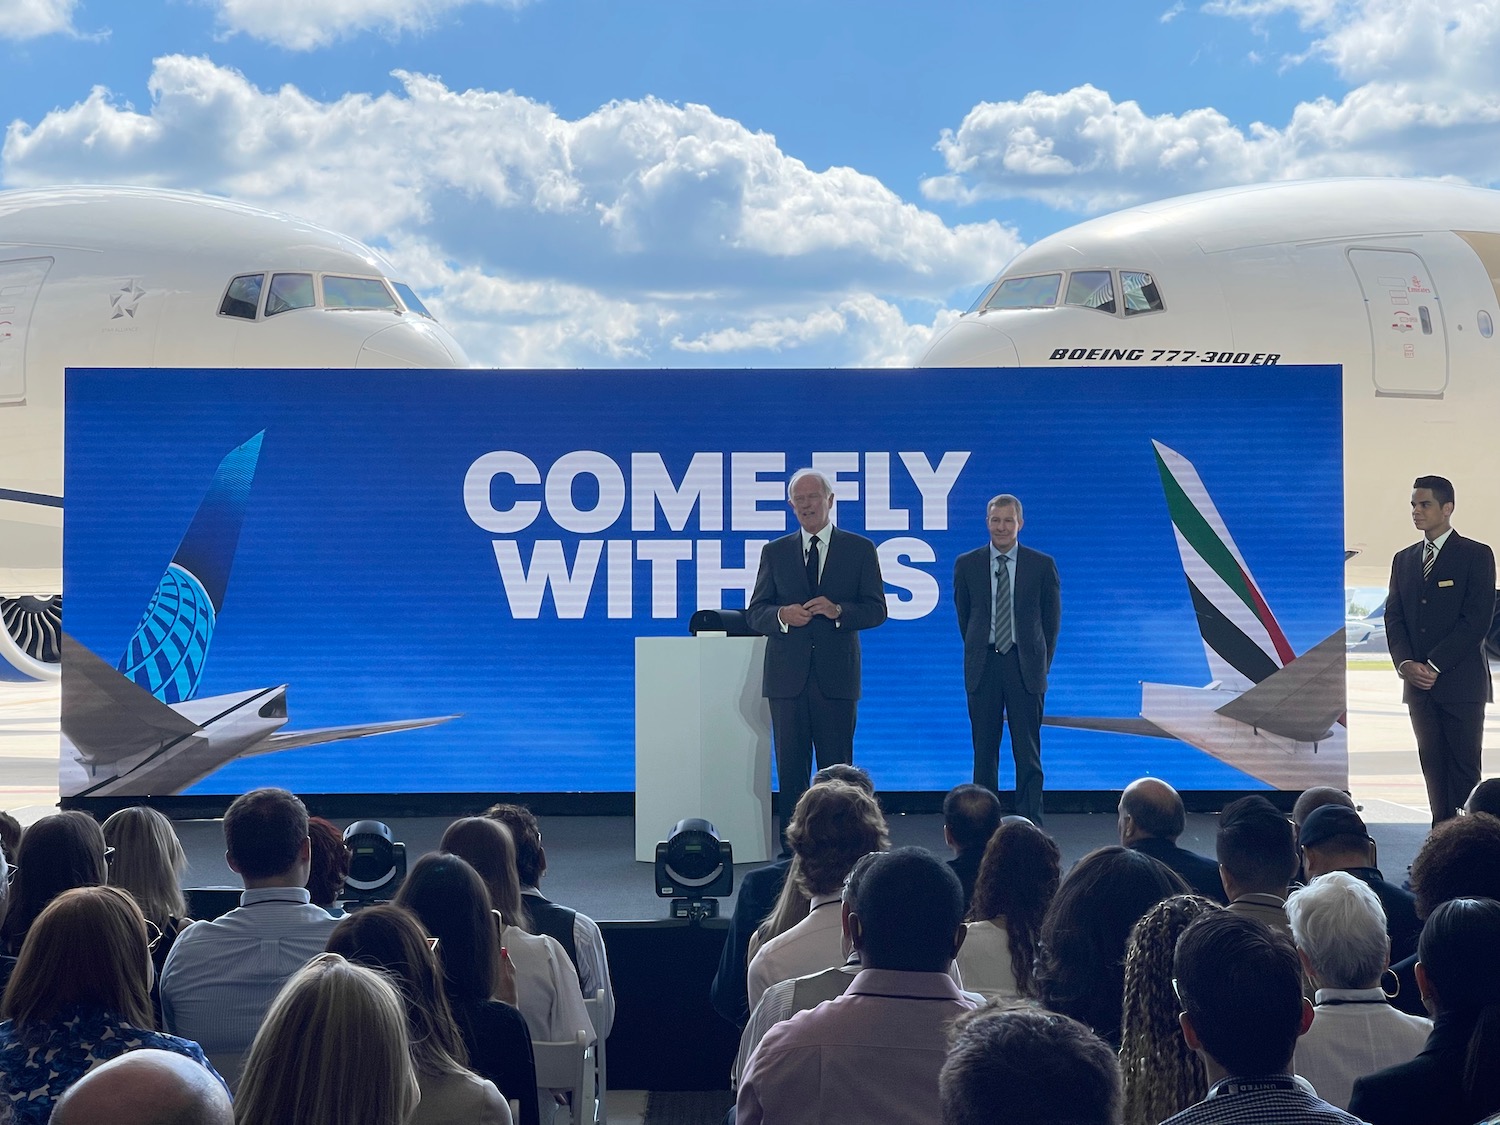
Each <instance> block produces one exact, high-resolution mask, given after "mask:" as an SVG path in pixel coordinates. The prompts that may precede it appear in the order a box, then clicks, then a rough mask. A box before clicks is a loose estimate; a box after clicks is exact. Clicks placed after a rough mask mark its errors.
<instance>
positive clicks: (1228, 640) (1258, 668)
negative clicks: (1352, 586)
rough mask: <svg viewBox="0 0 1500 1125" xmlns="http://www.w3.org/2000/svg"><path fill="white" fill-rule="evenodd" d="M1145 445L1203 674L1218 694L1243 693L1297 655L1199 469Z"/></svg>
mask: <svg viewBox="0 0 1500 1125" xmlns="http://www.w3.org/2000/svg"><path fill="white" fill-rule="evenodd" d="M1151 444H1152V446H1153V447H1154V448H1155V450H1156V467H1157V470H1158V471H1159V472H1160V474H1161V483H1162V489H1163V490H1164V491H1165V492H1166V497H1167V510H1168V512H1169V513H1170V514H1171V517H1172V530H1173V531H1174V532H1175V533H1176V535H1177V551H1178V554H1180V555H1181V557H1182V569H1183V572H1184V574H1185V575H1186V577H1187V582H1188V592H1189V593H1190V594H1191V595H1192V599H1193V609H1194V611H1195V612H1196V613H1197V616H1198V631H1199V633H1201V634H1202V636H1203V650H1204V654H1205V655H1206V656H1207V657H1208V667H1209V671H1210V672H1211V674H1212V676H1213V679H1214V680H1215V681H1216V682H1217V683H1218V684H1219V685H1220V686H1222V687H1224V688H1229V689H1241V690H1243V689H1246V688H1249V687H1251V686H1252V685H1254V684H1258V683H1260V682H1261V681H1262V680H1265V679H1266V678H1267V677H1269V676H1270V675H1272V674H1273V673H1274V672H1276V671H1277V669H1279V668H1282V667H1284V666H1285V665H1287V664H1290V663H1291V662H1292V661H1293V660H1295V659H1296V654H1295V653H1294V652H1293V651H1292V646H1291V645H1290V644H1289V643H1287V639H1286V634H1285V633H1283V632H1282V629H1281V626H1280V625H1279V624H1278V623H1277V621H1276V616H1275V615H1274V614H1273V613H1272V612H1271V607H1270V606H1269V605H1267V604H1266V599H1265V597H1264V595H1262V594H1261V592H1260V587H1259V586H1257V585H1256V584H1255V579H1254V578H1252V577H1251V575H1250V568H1249V566H1247V565H1246V563H1245V560H1244V557H1243V556H1242V555H1241V554H1240V551H1239V548H1238V547H1236V546H1235V544H1234V539H1233V538H1231V536H1230V534H1229V529H1228V528H1227V527H1225V526H1224V520H1223V519H1222V518H1221V517H1220V515H1219V511H1218V509H1217V508H1215V507H1214V502H1213V500H1212V499H1211V498H1210V497H1209V495H1208V489H1207V488H1205V487H1204V484H1203V481H1202V480H1201V479H1200V478H1199V476H1198V470H1196V469H1195V468H1193V464H1192V462H1191V461H1189V460H1188V459H1187V458H1186V457H1183V456H1182V455H1181V454H1180V453H1177V452H1176V451H1175V450H1172V449H1169V448H1167V447H1166V446H1165V445H1163V444H1162V443H1161V442H1159V441H1152V443H1151Z"/></svg>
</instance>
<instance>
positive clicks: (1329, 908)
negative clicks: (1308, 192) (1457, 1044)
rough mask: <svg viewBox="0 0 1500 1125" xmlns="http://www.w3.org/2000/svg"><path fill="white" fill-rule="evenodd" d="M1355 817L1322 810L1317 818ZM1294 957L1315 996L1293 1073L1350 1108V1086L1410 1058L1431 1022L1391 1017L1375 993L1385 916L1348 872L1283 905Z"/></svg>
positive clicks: (1384, 946) (1386, 942)
mask: <svg viewBox="0 0 1500 1125" xmlns="http://www.w3.org/2000/svg"><path fill="white" fill-rule="evenodd" d="M1330 812H1333V813H1343V814H1348V815H1354V814H1352V813H1350V811H1349V810H1348V809H1345V808H1340V807H1339V806H1337V805H1328V806H1325V807H1324V808H1321V809H1318V810H1317V811H1316V812H1315V813H1313V815H1312V816H1310V817H1308V820H1307V823H1308V825H1312V824H1313V823H1314V822H1315V820H1316V819H1317V818H1318V817H1319V816H1321V815H1322V814H1324V813H1330ZM1286 912H1287V917H1288V918H1289V919H1290V921H1291V924H1292V937H1293V938H1294V939H1295V941H1296V943H1297V954H1298V956H1299V957H1300V958H1301V961H1302V968H1303V970H1304V971H1305V972H1306V973H1307V977H1308V979H1309V980H1310V981H1311V982H1312V984H1313V987H1314V988H1315V989H1316V990H1317V992H1316V1001H1315V1002H1316V1005H1317V1006H1316V1007H1315V1008H1314V1009H1313V1012H1314V1014H1315V1015H1316V1019H1314V1020H1313V1025H1312V1027H1311V1028H1310V1029H1308V1032H1307V1034H1305V1035H1304V1036H1302V1038H1301V1039H1299V1040H1298V1041H1297V1052H1296V1056H1295V1059H1294V1061H1295V1064H1296V1071H1297V1073H1298V1074H1300V1075H1301V1076H1302V1077H1303V1078H1306V1079H1307V1080H1308V1081H1309V1082H1311V1083H1312V1084H1313V1088H1314V1089H1316V1090H1317V1091H1318V1096H1319V1097H1321V1098H1322V1099H1323V1100H1324V1101H1326V1102H1328V1103H1330V1104H1332V1105H1336V1106H1338V1107H1339V1108H1340V1109H1348V1108H1349V1095H1350V1093H1351V1091H1352V1090H1353V1088H1354V1080H1355V1079H1356V1078H1361V1077H1363V1076H1364V1075H1366V1074H1373V1073H1374V1072H1375V1071H1377V1070H1381V1069H1384V1068H1385V1067H1388V1066H1394V1065H1395V1064H1396V1063H1402V1062H1406V1061H1407V1060H1408V1059H1411V1058H1414V1057H1416V1054H1417V1052H1419V1051H1420V1050H1421V1049H1422V1045H1423V1044H1424V1043H1426V1042H1427V1036H1428V1033H1429V1032H1431V1031H1432V1023H1431V1021H1430V1020H1425V1019H1423V1018H1421V1017H1420V1016H1409V1015H1407V1014H1406V1013H1405V1012H1398V1011H1397V1010H1396V1009H1395V1008H1393V1007H1391V1006H1390V1004H1389V1003H1388V1002H1387V999H1386V995H1385V993H1384V992H1382V991H1381V989H1380V978H1381V976H1382V975H1383V974H1384V973H1385V971H1386V966H1387V965H1388V964H1390V947H1391V942H1390V938H1389V937H1387V936H1386V920H1385V913H1384V911H1382V910H1381V908H1380V899H1379V898H1377V897H1376V895H1375V892H1374V890H1372V889H1371V888H1370V887H1369V886H1367V885H1366V884H1365V883H1364V882H1363V881H1362V880H1360V879H1359V878H1357V877H1356V876H1354V875H1352V874H1350V873H1349V872H1347V871H1329V872H1327V873H1326V874H1320V875H1318V877H1317V878H1315V879H1314V880H1313V881H1312V882H1311V883H1309V884H1308V885H1307V886H1305V887H1302V888H1299V889H1298V890H1296V891H1293V892H1292V897H1291V898H1289V899H1288V900H1287V904H1286Z"/></svg>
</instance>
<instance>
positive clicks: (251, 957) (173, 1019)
mask: <svg viewBox="0 0 1500 1125" xmlns="http://www.w3.org/2000/svg"><path fill="white" fill-rule="evenodd" d="M336 925H338V919H336V918H330V917H329V916H328V912H327V911H326V910H324V909H323V908H322V907H321V906H313V905H312V904H311V902H310V901H309V900H308V897H307V891H306V889H305V888H302V887H263V888H261V889H259V890H253V891H246V892H244V894H242V895H240V905H239V906H238V907H237V908H235V909H234V910H231V911H230V912H229V913H228V914H225V915H224V916H223V917H222V918H215V919H213V920H212V921H205V922H194V923H193V924H192V925H191V926H189V927H188V928H187V929H185V930H183V931H182V933H181V934H180V935H179V936H178V938H177V940H176V941H175V942H173V944H172V951H171V952H170V953H168V954H167V961H166V964H165V965H164V966H162V971H161V1010H162V1019H163V1022H165V1024H166V1025H167V1030H168V1031H169V1032H171V1033H172V1034H173V1035H180V1036H182V1037H183V1038H184V1039H191V1040H193V1041H194V1042H196V1043H198V1044H199V1045H200V1046H202V1048H203V1050H204V1053H205V1054H207V1055H208V1057H209V1059H210V1060H211V1061H212V1062H213V1064H214V1069H215V1070H217V1071H218V1072H219V1073H220V1074H222V1075H223V1076H224V1080H225V1081H226V1082H228V1083H229V1085H230V1087H231V1088H232V1087H233V1086H234V1085H235V1084H236V1083H237V1082H238V1081H239V1076H240V1069H241V1067H242V1066H243V1065H244V1055H245V1052H246V1051H248V1050H249V1049H250V1044H251V1043H252V1042H253V1041H254V1039H255V1033H256V1032H257V1031H259V1030H260V1024H261V1020H263V1019H264V1018H265V1014H266V1009H267V1008H269V1007H270V1006H271V1001H272V1000H273V999H275V997H276V994H277V993H278V992H280V991H281V986H282V985H283V984H285V983H286V982H287V979H288V978H289V977H290V976H291V975H292V974H293V973H295V972H296V971H297V970H298V969H300V968H302V966H304V965H306V964H307V963H308V962H309V961H311V960H312V959H313V958H314V957H316V956H317V955H318V954H319V953H322V952H323V950H324V947H325V946H326V945H327V944H328V935H329V934H331V933H332V932H333V928H334V927H335V926H336Z"/></svg>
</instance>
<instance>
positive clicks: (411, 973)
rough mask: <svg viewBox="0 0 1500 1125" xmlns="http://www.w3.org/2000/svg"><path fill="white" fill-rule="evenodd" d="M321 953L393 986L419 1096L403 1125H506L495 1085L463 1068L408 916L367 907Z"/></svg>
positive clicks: (448, 1012)
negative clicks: (401, 1005) (402, 1010)
mask: <svg viewBox="0 0 1500 1125" xmlns="http://www.w3.org/2000/svg"><path fill="white" fill-rule="evenodd" d="M328 952H330V953H338V954H340V955H341V956H343V957H345V958H347V959H348V960H349V961H351V962H353V963H355V964H357V965H364V966H366V967H367V968H371V969H378V970H380V971H382V972H385V973H388V974H389V975H390V976H391V978H392V979H393V980H394V981H395V982H396V983H397V984H398V985H399V986H400V989H401V999H402V1000H403V1001H404V1002H405V1004H406V1030H407V1033H408V1035H409V1037H410V1040H411V1061H412V1065H413V1066H414V1067H415V1068H416V1072H417V1085H418V1086H420V1087H421V1090H422V1101H421V1103H420V1104H419V1105H418V1106H417V1110H416V1112H415V1113H413V1114H412V1116H411V1118H410V1120H409V1121H408V1122H407V1125H448V1123H452V1125H511V1117H510V1106H509V1105H507V1104H506V1101H505V1098H504V1097H503V1096H502V1095H501V1093H500V1091H499V1090H498V1089H496V1088H495V1084H494V1083H493V1082H490V1081H488V1080H487V1079H484V1078H480V1077H479V1075H477V1074H475V1073H474V1072H473V1071H471V1070H470V1069H469V1068H468V1061H469V1052H468V1049H467V1048H466V1047H465V1046H464V1041H463V1037H462V1036H461V1035H460V1034H459V1031H458V1025H457V1024H455V1023H454V1022H453V1012H452V1009H450V1008H449V1006H448V998H447V997H446V996H445V995H444V994H443V988H442V984H441V978H440V970H439V968H438V960H437V954H436V953H435V952H434V951H433V950H432V949H431V948H430V947H429V945H428V942H427V935H426V934H424V933H423V932H422V926H421V923H419V922H418V921H417V920H416V918H414V917H413V916H412V914H411V912H410V911H407V910H403V909H402V908H401V907H399V906H389V905H385V906H369V907H366V908H365V909H363V910H361V911H359V912H358V913H356V914H351V915H348V916H346V917H345V918H344V920H343V921H341V922H340V923H339V924H338V926H337V927H336V928H335V929H334V931H333V934H332V935H331V936H330V937H329V939H328Z"/></svg>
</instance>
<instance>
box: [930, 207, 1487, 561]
mask: <svg viewBox="0 0 1500 1125" xmlns="http://www.w3.org/2000/svg"><path fill="white" fill-rule="evenodd" d="M1497 320H1500V192H1496V191H1488V190H1485V189H1482V188H1473V187H1464V186H1461V185H1458V184H1451V183H1439V182H1436V181H1427V180H1397V179H1341V180H1317V181H1308V182H1303V183H1275V184H1259V185H1253V186H1249V187H1240V188H1229V189H1226V190H1222V191H1211V192H1204V193H1202V194H1199V195H1188V196H1182V197H1180V198H1177V199H1166V200H1162V201H1161V202H1158V203H1148V204H1143V205H1141V206H1138V207H1131V208H1129V209H1127V210H1124V211H1120V212H1118V213H1116V214H1113V215H1106V216H1103V217H1102V218H1098V219H1092V220H1090V221H1088V222H1085V223H1080V224H1079V225H1077V226H1074V227H1070V228H1068V229H1067V230H1064V231H1061V232H1059V233H1057V234H1054V235H1051V236H1049V237H1047V238H1044V239H1042V240H1040V241H1039V242H1037V243H1035V244H1034V245H1032V246H1030V247H1029V248H1027V249H1026V250H1024V251H1023V252H1021V253H1020V254H1018V255H1017V256H1016V257H1015V259H1014V260H1013V261H1012V262H1011V263H1010V264H1009V265H1008V266H1006V267H1005V270H1004V272H1003V273H1001V275H1000V276H999V277H998V278H997V279H996V280H995V281H994V282H992V283H991V284H990V285H989V286H988V287H987V288H986V289H985V290H984V292H983V293H981V294H980V296H979V299H978V300H977V301H976V302H975V303H974V305H973V307H972V308H971V309H969V311H968V312H967V313H965V314H964V315H963V316H962V317H961V318H959V320H958V321H956V322H955V323H954V324H952V325H951V326H949V328H948V329H947V330H946V331H945V332H944V333H943V334H942V335H941V336H940V337H939V338H938V339H937V340H935V341H934V342H933V344H932V346H931V348H929V349H928V351H927V354H926V355H925V356H923V357H922V359H921V361H920V366H923V367H1048V366H1055V365H1068V366H1094V365H1100V366H1109V367H1125V368H1129V367H1152V366H1163V365H1170V366H1182V365H1192V366H1197V365H1204V366H1207V365H1228V366H1235V367H1241V366H1243V367H1245V368H1247V371H1246V373H1245V374H1246V377H1247V378H1253V377H1254V376H1253V374H1252V371H1251V370H1248V369H1253V368H1254V367H1256V366H1260V365H1265V364H1284V363H1319V364H1323V363H1328V364H1342V365H1343V368H1344V450H1345V453H1344V457H1345V461H1344V532H1345V536H1346V539H1345V543H1346V547H1347V557H1348V560H1349V561H1348V565H1347V568H1346V584H1347V585H1349V586H1358V587H1380V588H1384V587H1385V585H1386V583H1387V580H1388V579H1389V577H1390V565H1391V557H1392V555H1394V554H1395V552H1396V551H1398V550H1400V549H1401V548H1402V547H1405V546H1407V545H1408V544H1410V543H1412V542H1414V541H1415V540H1416V538H1417V535H1416V533H1415V532H1414V531H1413V530H1412V526H1411V519H1410V516H1409V513H1408V504H1407V501H1408V498H1409V497H1410V495H1411V488H1412V481H1413V479H1415V478H1416V477H1417V476H1419V475H1421V474H1424V473H1439V474H1442V475H1443V476H1446V477H1449V478H1450V479H1451V480H1452V481H1453V482H1454V485H1455V488H1456V491H1457V500H1458V503H1457V510H1456V514H1455V516H1454V523H1455V525H1456V526H1458V527H1461V528H1462V529H1463V533H1464V534H1465V535H1469V536H1473V537H1474V538H1477V539H1482V540H1485V541H1487V542H1490V543H1500V443H1497V441H1496V438H1495V431H1496V424H1497V421H1500V339H1496V337H1495V324H1496V321H1497Z"/></svg>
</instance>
